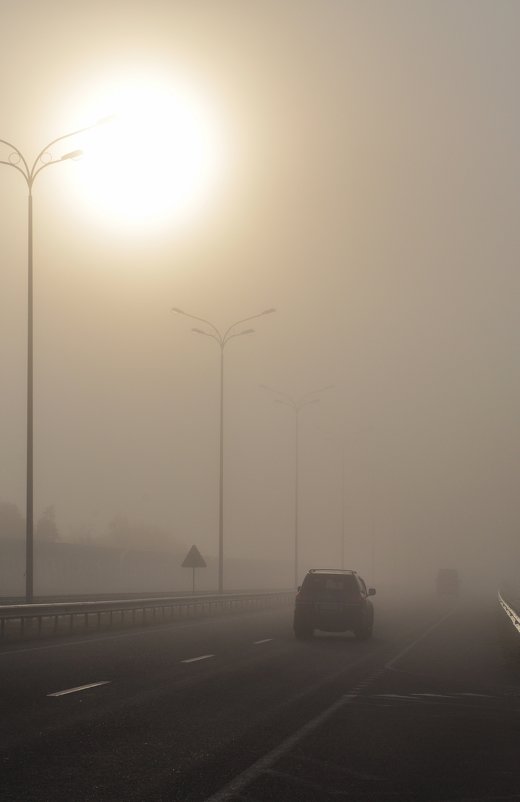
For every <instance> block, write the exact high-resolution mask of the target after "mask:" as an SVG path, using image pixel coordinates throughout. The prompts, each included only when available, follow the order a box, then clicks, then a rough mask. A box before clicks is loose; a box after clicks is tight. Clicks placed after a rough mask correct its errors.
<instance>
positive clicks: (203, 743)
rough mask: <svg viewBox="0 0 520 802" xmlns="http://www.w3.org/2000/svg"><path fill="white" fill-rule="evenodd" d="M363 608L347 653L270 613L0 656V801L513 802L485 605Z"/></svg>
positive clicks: (514, 703) (519, 708)
mask: <svg viewBox="0 0 520 802" xmlns="http://www.w3.org/2000/svg"><path fill="white" fill-rule="evenodd" d="M375 608H376V626H375V633H374V638H373V639H372V640H371V641H368V642H361V643H360V642H357V641H355V640H354V639H353V638H352V637H351V636H350V635H348V634H347V635H326V634H319V635H318V636H317V637H315V638H314V639H313V640H312V641H308V642H307V641H305V642H299V641H296V640H295V639H294V637H293V633H292V628H291V617H292V610H291V608H289V607H283V608H279V609H276V610H269V611H259V612H253V613H250V612H248V613H235V614H229V615H223V616H221V617H218V618H211V619H205V620H204V619H201V620H196V621H186V622H177V623H172V624H167V625H163V626H158V627H154V628H147V629H142V630H141V629H136V630H131V631H128V630H126V631H122V632H119V633H118V632H112V633H106V634H92V635H88V636H84V637H78V636H72V637H71V638H70V639H66V638H65V639H59V640H54V641H52V640H49V641H45V642H42V643H30V642H23V643H22V642H20V643H10V644H7V645H5V646H3V647H1V649H0V679H1V686H0V687H1V691H0V703H1V723H0V761H1V764H0V799H1V800H2V802H27V801H28V800H31V801H32V800H34V802H36V801H37V802H43V801H44V802H61V801H62V800H63V802H65V800H66V802H87V800H88V801H89V802H90V801H92V802H94V800H95V801H96V802H108V801H109V800H110V802H115V801H117V802H133V801H134V800H135V801H137V800H139V801H140V802H152V801H153V802H177V801H180V802H189V801H190V800H193V801H194V802H195V800H211V802H217V800H218V801H219V802H220V801H223V800H233V801H234V802H238V800H242V801H244V800H249V802H267V801H268V800H269V801H271V800H273V802H274V801H276V802H285V800H288V801H289V802H292V800H294V801H295V802H306V801H307V800H309V801H311V800H312V802H314V801H316V802H318V801H319V802H322V801H325V802H327V800H338V799H340V800H355V801H358V800H367V802H383V801H384V802H386V801H387V800H388V801H390V800H392V802H395V801H396V800H397V802H406V801H407V800H410V801H412V800H436V801H438V802H441V800H442V802H448V801H449V802H452V801H454V800H460V802H462V801H463V800H464V802H468V801H469V800H471V801H472V802H474V801H475V800H486V801H487V802H490V800H513V799H516V800H520V761H519V760H518V735H519V731H520V669H519V668H518V665H517V664H515V663H512V662H511V661H507V660H506V659H505V658H504V654H503V651H502V649H501V643H500V637H499V633H500V631H501V627H503V626H504V622H505V623H506V624H507V625H509V621H506V620H505V616H503V612H502V610H500V609H499V606H498V604H497V601H496V598H495V597H494V596H492V595H490V596H489V597H488V598H484V599H481V600H478V601H475V600H473V601H470V600H462V601H461V602H451V601H449V600H448V601H445V600H436V599H434V598H426V597H425V598H423V599H409V600H397V599H390V598H385V595H384V594H383V593H381V594H379V595H378V596H377V597H376V600H375Z"/></svg>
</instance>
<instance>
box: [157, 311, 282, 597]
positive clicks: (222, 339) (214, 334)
mask: <svg viewBox="0 0 520 802" xmlns="http://www.w3.org/2000/svg"><path fill="white" fill-rule="evenodd" d="M171 311H172V312H176V313H177V314H178V315H184V316H185V317H189V318H191V319H192V320H198V321H200V322H201V323H204V324H205V325H206V326H209V327H210V331H204V330H203V329H198V328H194V329H192V331H194V332H195V334H202V335H204V336H205V337H210V338H211V339H212V340H215V342H216V343H217V345H218V346H219V348H220V445H219V457H220V460H219V461H220V468H219V496H218V499H219V500H218V592H219V593H223V591H224V349H225V347H226V345H227V344H228V342H229V341H230V340H232V339H234V338H235V337H242V336H243V335H245V334H253V333H254V329H243V330H242V331H237V332H234V333H233V329H234V328H235V327H236V326H239V325H240V324H241V323H247V322H248V321H249V320H255V319H256V318H258V317H263V316H264V315H270V314H272V313H273V312H275V311H276V310H275V309H265V310H264V311H263V312H260V313H259V314H257V315H251V316H250V317H245V318H243V319H242V320H237V322H236V323H233V324H232V325H231V326H229V327H228V328H227V329H226V331H225V332H224V333H222V332H221V331H219V329H217V327H216V326H215V325H214V324H213V323H211V322H210V321H209V320H205V319H204V318H203V317H197V316H196V315H190V314H188V312H184V311H183V310H182V309H177V308H176V307H174V308H173V309H172V310H171Z"/></svg>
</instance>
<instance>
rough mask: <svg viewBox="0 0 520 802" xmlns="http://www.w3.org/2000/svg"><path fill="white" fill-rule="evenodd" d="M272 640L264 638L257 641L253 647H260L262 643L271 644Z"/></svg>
mask: <svg viewBox="0 0 520 802" xmlns="http://www.w3.org/2000/svg"><path fill="white" fill-rule="evenodd" d="M272 640H273V639H272V638H264V639H263V640H255V641H254V643H253V646H259V645H260V644H261V643H270V642H271V641H272Z"/></svg>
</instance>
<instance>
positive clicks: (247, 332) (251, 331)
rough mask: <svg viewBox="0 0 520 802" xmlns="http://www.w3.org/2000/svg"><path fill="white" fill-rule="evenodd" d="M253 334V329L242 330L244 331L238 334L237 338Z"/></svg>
mask: <svg viewBox="0 0 520 802" xmlns="http://www.w3.org/2000/svg"><path fill="white" fill-rule="evenodd" d="M254 333H255V330H254V329H244V331H239V332H238V334H239V336H242V334H254Z"/></svg>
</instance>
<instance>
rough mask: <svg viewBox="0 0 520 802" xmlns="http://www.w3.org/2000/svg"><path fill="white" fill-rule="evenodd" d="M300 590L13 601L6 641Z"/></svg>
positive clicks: (148, 620)
mask: <svg viewBox="0 0 520 802" xmlns="http://www.w3.org/2000/svg"><path fill="white" fill-rule="evenodd" d="M293 598H294V591H288V590H284V591H273V592H266V593H233V594H219V595H218V596H209V595H207V594H206V595H204V596H189V597H187V596H162V597H158V598H145V599H120V600H114V601H86V602H72V603H70V602H57V603H54V604H9V605H4V606H0V640H7V639H11V638H25V637H42V636H52V635H64V634H71V633H72V632H75V631H78V624H81V626H80V628H79V631H80V632H91V631H93V630H94V631H95V630H101V629H111V628H113V627H116V626H117V627H119V628H122V627H126V626H146V625H148V624H157V623H162V622H166V621H174V620H177V619H181V618H191V617H195V616H199V615H202V616H203V615H212V614H216V613H222V612H230V611H233V610H254V609H261V608H264V607H273V606H275V605H277V604H284V603H288V602H289V601H291V600H292V599H293Z"/></svg>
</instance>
